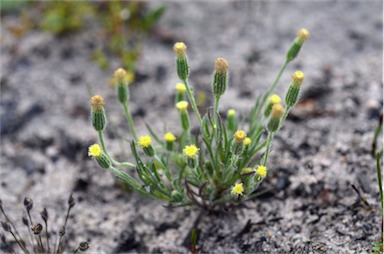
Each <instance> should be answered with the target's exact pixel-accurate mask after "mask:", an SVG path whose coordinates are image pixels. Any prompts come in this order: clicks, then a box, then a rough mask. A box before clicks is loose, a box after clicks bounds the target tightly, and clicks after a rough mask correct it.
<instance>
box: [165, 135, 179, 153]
mask: <svg viewBox="0 0 384 254" xmlns="http://www.w3.org/2000/svg"><path fill="white" fill-rule="evenodd" d="M164 140H165V143H166V148H167V150H168V151H172V150H173V144H174V142H175V140H176V137H175V135H173V134H172V133H171V132H168V133H166V134H165V135H164Z"/></svg>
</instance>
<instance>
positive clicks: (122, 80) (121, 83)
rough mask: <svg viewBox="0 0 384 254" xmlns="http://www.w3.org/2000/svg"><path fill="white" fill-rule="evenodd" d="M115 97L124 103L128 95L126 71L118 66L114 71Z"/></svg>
mask: <svg viewBox="0 0 384 254" xmlns="http://www.w3.org/2000/svg"><path fill="white" fill-rule="evenodd" d="M114 78H115V85H116V89H117V90H116V91H117V99H118V100H119V102H120V103H126V102H127V101H128V97H129V90H128V79H127V72H126V71H125V70H124V69H122V68H120V69H118V70H116V71H115V73H114Z"/></svg>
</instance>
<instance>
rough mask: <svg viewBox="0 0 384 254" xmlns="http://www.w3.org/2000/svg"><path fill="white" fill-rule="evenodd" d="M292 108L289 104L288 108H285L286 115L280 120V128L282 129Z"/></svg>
mask: <svg viewBox="0 0 384 254" xmlns="http://www.w3.org/2000/svg"><path fill="white" fill-rule="evenodd" d="M291 109H292V107H290V106H287V108H286V109H285V112H284V115H283V117H282V118H281V120H280V126H279V129H280V127H281V126H283V123H284V122H285V119H287V116H288V114H289V111H291Z"/></svg>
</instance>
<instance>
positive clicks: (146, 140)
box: [137, 136, 155, 157]
mask: <svg viewBox="0 0 384 254" xmlns="http://www.w3.org/2000/svg"><path fill="white" fill-rule="evenodd" d="M151 143H152V139H151V137H150V136H141V137H140V138H139V142H138V143H137V144H138V145H139V146H141V147H142V148H143V151H144V153H145V154H146V155H148V156H149V157H153V156H154V155H155V150H154V149H153V147H152V145H151Z"/></svg>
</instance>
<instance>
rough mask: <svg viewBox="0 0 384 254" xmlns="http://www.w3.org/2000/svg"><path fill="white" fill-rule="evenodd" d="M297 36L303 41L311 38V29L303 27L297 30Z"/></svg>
mask: <svg viewBox="0 0 384 254" xmlns="http://www.w3.org/2000/svg"><path fill="white" fill-rule="evenodd" d="M297 37H298V38H299V40H300V41H301V42H304V41H305V40H307V39H308V38H309V31H308V30H307V29H305V28H302V29H300V30H299V31H298V32H297Z"/></svg>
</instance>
